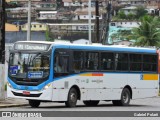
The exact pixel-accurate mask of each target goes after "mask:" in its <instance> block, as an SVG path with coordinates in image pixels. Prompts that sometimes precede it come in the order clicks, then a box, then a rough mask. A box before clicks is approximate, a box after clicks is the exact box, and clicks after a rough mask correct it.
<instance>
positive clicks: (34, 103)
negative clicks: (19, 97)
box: [28, 100, 41, 108]
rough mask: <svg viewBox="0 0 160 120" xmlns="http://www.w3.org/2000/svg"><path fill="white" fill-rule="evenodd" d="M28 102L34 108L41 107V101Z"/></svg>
mask: <svg viewBox="0 0 160 120" xmlns="http://www.w3.org/2000/svg"><path fill="white" fill-rule="evenodd" d="M28 102H29V105H30V106H31V107H33V108H37V107H39V105H40V103H41V101H39V100H28Z"/></svg>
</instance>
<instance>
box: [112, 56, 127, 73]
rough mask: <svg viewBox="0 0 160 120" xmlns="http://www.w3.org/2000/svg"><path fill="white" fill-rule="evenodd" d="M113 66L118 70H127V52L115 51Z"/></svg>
mask: <svg viewBox="0 0 160 120" xmlns="http://www.w3.org/2000/svg"><path fill="white" fill-rule="evenodd" d="M115 55H116V56H115V66H116V70H118V71H128V70H129V67H128V54H127V53H116V54H115Z"/></svg>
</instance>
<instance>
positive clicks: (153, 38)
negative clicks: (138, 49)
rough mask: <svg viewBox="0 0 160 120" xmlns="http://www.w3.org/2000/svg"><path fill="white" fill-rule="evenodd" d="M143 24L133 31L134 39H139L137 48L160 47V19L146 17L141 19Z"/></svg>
mask: <svg viewBox="0 0 160 120" xmlns="http://www.w3.org/2000/svg"><path fill="white" fill-rule="evenodd" d="M140 21H141V24H140V26H139V27H138V28H134V29H133V35H134V38H137V40H136V42H135V44H134V45H135V46H157V47H159V46H160V30H159V29H158V28H157V26H158V25H159V23H160V22H159V19H158V17H152V16H148V15H147V16H144V17H142V18H141V19H140Z"/></svg>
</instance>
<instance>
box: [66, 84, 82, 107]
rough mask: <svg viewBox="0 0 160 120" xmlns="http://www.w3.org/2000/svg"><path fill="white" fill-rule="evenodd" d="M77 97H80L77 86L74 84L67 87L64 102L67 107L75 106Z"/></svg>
mask: <svg viewBox="0 0 160 120" xmlns="http://www.w3.org/2000/svg"><path fill="white" fill-rule="evenodd" d="M78 99H80V90H79V87H78V86H76V85H74V86H72V87H71V88H70V89H69V92H68V97H67V101H66V102H65V104H66V106H67V107H76V104H77V100H78Z"/></svg>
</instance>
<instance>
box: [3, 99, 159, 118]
mask: <svg viewBox="0 0 160 120" xmlns="http://www.w3.org/2000/svg"><path fill="white" fill-rule="evenodd" d="M0 111H21V112H25V111H30V112H31V111H34V112H36V111H39V112H40V111H49V112H53V111H54V112H55V111H58V112H59V111H71V112H75V111H77V112H83V111H99V112H104V111H142V112H143V111H160V97H156V98H145V99H136V100H131V103H130V106H127V107H121V106H113V105H112V102H104V101H102V102H100V103H99V105H98V106H94V107H86V106H85V105H84V104H83V103H82V102H80V101H78V103H77V107H75V108H67V107H65V105H64V103H52V102H51V103H41V105H40V107H39V108H31V107H30V106H21V107H11V108H1V109H0ZM93 114H94V113H93ZM62 117H63V115H62ZM159 117H160V114H159V115H158V118H157V117H156V118H155V117H149V118H148V117H144V119H145V120H152V119H157V120H158V119H159ZM134 118H135V117H131V118H130V119H131V120H132V119H134ZM47 119H49V118H47ZM58 119H60V117H58ZM65 119H66V120H69V119H68V118H67V117H66V118H65ZM76 119H77V120H81V119H80V118H78V117H77V118H76ZM94 119H95V120H99V117H96V118H94ZM94 119H92V120H94ZM102 119H104V117H102ZM111 119H114V120H124V119H122V117H121V118H118V117H111ZM125 119H126V120H128V118H127V117H125ZM63 120H64V119H63ZM104 120H106V119H104ZM136 120H142V117H141V118H138V117H136Z"/></svg>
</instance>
